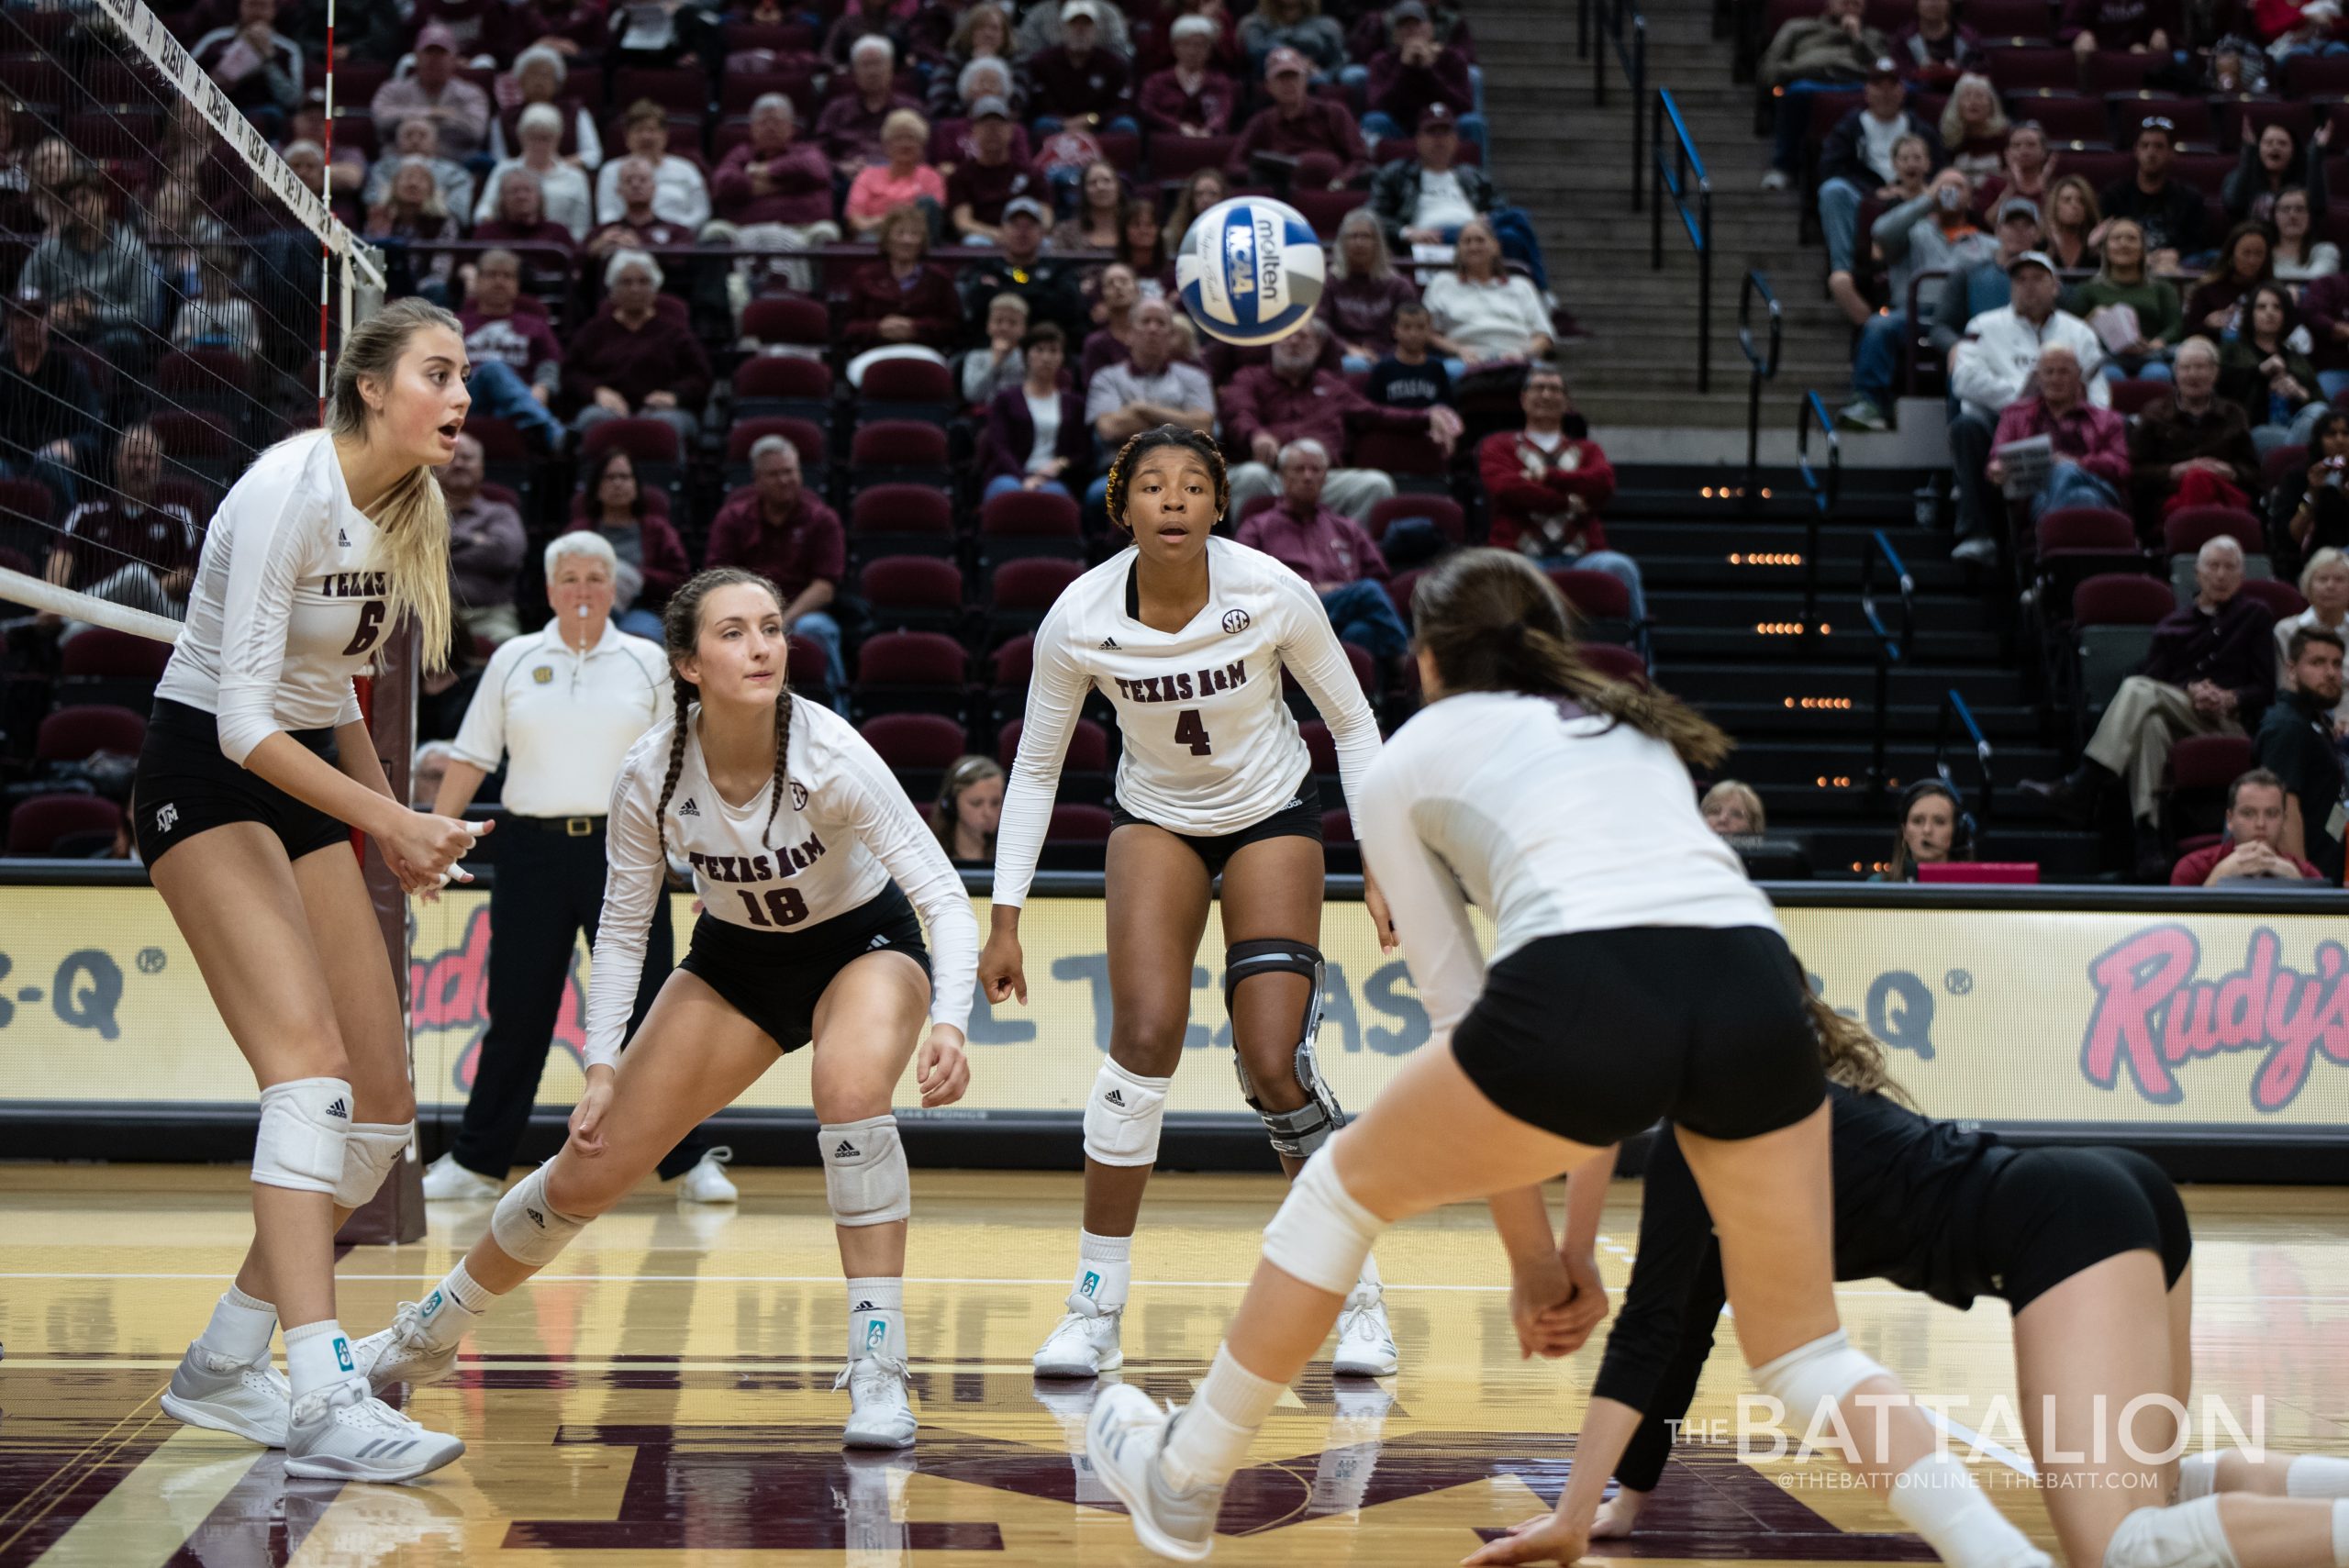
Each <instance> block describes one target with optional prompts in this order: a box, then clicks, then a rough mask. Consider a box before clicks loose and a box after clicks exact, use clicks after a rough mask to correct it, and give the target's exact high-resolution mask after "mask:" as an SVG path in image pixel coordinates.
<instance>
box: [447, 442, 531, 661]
mask: <svg viewBox="0 0 2349 1568" xmlns="http://www.w3.org/2000/svg"><path fill="white" fill-rule="evenodd" d="M483 473H484V465H483V462H482V450H481V442H480V441H479V440H478V439H475V438H473V437H472V436H466V435H460V436H459V437H458V438H457V455H456V456H454V457H452V458H451V459H450V460H449V462H448V464H447V466H445V467H443V468H442V469H441V470H440V494H441V495H442V497H443V498H445V499H446V500H447V501H448V503H449V607H450V609H451V611H452V612H453V613H454V614H455V616H456V617H457V624H459V625H460V626H462V627H463V628H465V632H466V635H467V636H470V637H477V638H486V639H489V641H490V642H491V643H492V644H496V643H500V642H503V641H505V640H506V639H507V638H509V637H513V636H515V635H517V634H518V633H519V632H520V631H521V629H522V622H521V618H520V615H519V613H518V611H517V610H516V609H515V607H514V588H515V573H516V572H518V570H520V568H521V565H522V555H523V551H524V550H527V549H528V548H529V540H528V539H526V538H525V537H524V535H523V532H522V517H521V514H520V513H518V512H517V511H515V510H514V508H513V507H512V506H508V505H507V503H505V502H503V501H493V500H491V499H490V498H489V497H488V496H486V495H483V494H482V491H481V486H482V478H483ZM460 640H461V641H462V639H460Z"/></svg>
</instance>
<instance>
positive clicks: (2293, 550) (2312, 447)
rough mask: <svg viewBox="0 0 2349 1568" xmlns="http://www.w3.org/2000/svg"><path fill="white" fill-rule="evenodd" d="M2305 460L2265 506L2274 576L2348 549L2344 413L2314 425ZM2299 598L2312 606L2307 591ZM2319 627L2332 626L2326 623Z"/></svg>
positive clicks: (2348, 449) (2348, 421)
mask: <svg viewBox="0 0 2349 1568" xmlns="http://www.w3.org/2000/svg"><path fill="white" fill-rule="evenodd" d="M2228 406H2230V407H2232V406H2233V405H2232V404H2230V405H2228ZM2308 457H2309V466H2308V473H2307V474H2306V475H2305V476H2304V477H2294V478H2289V479H2287V480H2286V481H2285V482H2284V483H2283V484H2279V485H2277V487H2276V494H2275V495H2273V496H2271V497H2270V498H2269V500H2268V503H2267V552H2268V555H2269V557H2270V558H2271V560H2272V561H2273V562H2274V564H2275V566H2276V569H2277V573H2278V574H2279V575H2283V576H2287V577H2288V576H2290V575H2291V573H2292V569H2293V566H2294V565H2295V564H2296V563H2297V562H2303V561H2305V562H2308V563H2309V565H2310V567H2313V566H2314V565H2315V563H2316V562H2318V561H2320V560H2321V559H2323V558H2324V556H2325V555H2326V554H2327V553H2328V552H2331V553H2333V554H2338V553H2339V552H2340V551H2342V550H2343V549H2349V490H2344V488H2343V485H2344V484H2349V414H2343V413H2341V412H2339V411H2335V412H2333V413H2331V414H2327V415H2325V416H2323V417H2321V418H2319V419H2318V420H2317V422H2316V428H2315V429H2314V430H2313V431H2311V432H2310V435H2309V450H2308ZM2302 575H2306V569H2303V571H2302ZM2300 595H2301V597H2303V598H2308V599H2310V603H2311V604H2313V603H2314V602H2315V601H2314V599H2313V598H2311V597H2310V595H2309V592H2308V590H2307V589H2306V588H2303V589H2301V590H2300ZM2321 624H2323V625H2326V626H2330V625H2332V621H2331V620H2330V619H2329V618H2328V619H2326V620H2324V621H2323V622H2322V623H2321Z"/></svg>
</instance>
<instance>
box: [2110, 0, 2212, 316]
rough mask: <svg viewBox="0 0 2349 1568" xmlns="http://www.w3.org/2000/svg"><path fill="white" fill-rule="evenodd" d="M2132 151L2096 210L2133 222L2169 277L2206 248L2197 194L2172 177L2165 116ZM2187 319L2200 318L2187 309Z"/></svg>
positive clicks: (2141, 132)
mask: <svg viewBox="0 0 2349 1568" xmlns="http://www.w3.org/2000/svg"><path fill="white" fill-rule="evenodd" d="M2113 3H2116V4H2117V3H2120V0H2113ZM2127 3H2129V4H2140V3H2141V0H2127ZM2132 146H2133V149H2134V151H2135V154H2136V160H2137V168H2136V172H2133V173H2132V174H2130V175H2129V176H2127V177H2126V178H2124V179H2120V180H2116V181H2114V182H2113V183H2111V184H2110V185H2107V186H2106V187H2105V188H2104V191H2103V193H2102V194H2101V195H2099V197H2098V198H2097V206H2099V208H2100V209H2101V210H2102V211H2103V213H2104V216H2105V217H2133V218H2135V219H2136V220H2137V221H2138V222H2139V223H2140V224H2142V225H2143V226H2144V230H2145V243H2146V244H2147V245H2148V246H2150V247H2151V248H2152V250H2153V252H2154V271H2155V272H2176V271H2177V268H2178V263H2179V261H2182V260H2183V259H2184V258H2186V257H2188V256H2194V255H2199V253H2200V252H2201V251H2203V250H2207V249H2208V248H2209V246H2210V241H2209V240H2208V239H2206V238H2205V237H2204V236H2205V231H2204V227H2203V215H2202V193H2201V192H2199V191H2198V190H2195V189H2194V188H2193V187H2192V186H2190V185H2188V184H2187V183H2185V182H2184V181H2183V180H2178V179H2175V178H2173V177H2172V175H2171V172H2170V164H2171V162H2172V161H2174V160H2175V159H2176V156H2177V127H2176V125H2175V124H2174V123H2172V122H2171V120H2170V119H2169V118H2168V117H2166V116H2163V115H2149V116H2147V117H2145V119H2144V121H2143V123H2142V124H2141V125H2139V126H2138V128H2137V139H2136V140H2135V142H2134V143H2133V144H2132ZM2187 319H2188V320H2189V321H2194V320H2198V319H2199V317H2196V316H2195V315H2194V314H2193V312H2192V311H2190V310H2189V311H2188V313H2187Z"/></svg>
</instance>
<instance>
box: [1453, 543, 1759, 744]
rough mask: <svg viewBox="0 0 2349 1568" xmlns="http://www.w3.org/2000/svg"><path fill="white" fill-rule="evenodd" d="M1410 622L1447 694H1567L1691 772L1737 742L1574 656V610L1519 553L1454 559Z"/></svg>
mask: <svg viewBox="0 0 2349 1568" xmlns="http://www.w3.org/2000/svg"><path fill="white" fill-rule="evenodd" d="M1411 622H1412V625H1413V626H1414V627H1415V628H1417V641H1418V645H1419V647H1421V648H1424V649H1426V650H1427V651H1428V652H1429V653H1430V654H1431V655H1432V656H1433V657H1434V659H1435V667H1436V670H1437V673H1440V674H1441V675H1442V677H1443V684H1444V689H1445V690H1447V691H1454V692H1525V693H1529V694H1534V695H1549V696H1565V697H1572V698H1573V699H1574V700H1575V702H1576V703H1578V704H1580V705H1581V706H1582V707H1583V708H1584V709H1585V710H1586V711H1587V712H1590V713H1595V714H1602V715H1604V716H1605V717H1608V718H1609V719H1612V720H1613V721H1614V722H1616V723H1618V724H1627V725H1629V726H1631V728H1633V729H1636V730H1638V731H1639V732H1640V733H1641V734H1642V735H1652V736H1653V737H1654V738H1655V739H1657V740H1661V741H1663V742H1664V743H1665V744H1666V745H1668V746H1670V747H1671V748H1672V749H1673V750H1674V751H1676V752H1678V753H1679V754H1680V760H1681V761H1682V762H1686V763H1687V764H1688V765H1689V766H1690V767H1692V768H1699V769H1707V770H1709V769H1712V768H1716V767H1719V766H1720V762H1721V760H1722V759H1723V758H1725V757H1727V756H1728V755H1729V753H1730V750H1731V747H1732V746H1733V745H1734V744H1735V742H1733V741H1732V740H1730V738H1729V737H1728V736H1727V735H1725V734H1723V733H1722V732H1721V730H1720V728H1718V727H1717V726H1716V725H1714V724H1713V722H1712V721H1711V720H1710V719H1708V718H1706V717H1704V716H1703V715H1701V714H1699V713H1698V712H1697V710H1696V709H1694V708H1692V707H1690V706H1687V704H1686V703H1683V702H1681V701H1680V700H1679V699H1678V698H1677V697H1675V696H1672V695H1669V694H1667V693H1664V692H1660V691H1657V690H1655V689H1653V687H1649V686H1641V685H1633V684H1630V683H1628V682H1622V681H1612V680H1609V679H1608V678H1607V677H1606V676H1604V675H1602V674H1600V673H1598V671H1596V670H1593V669H1592V668H1591V667H1590V666H1589V665H1587V664H1586V663H1584V662H1583V661H1582V656H1581V655H1580V654H1579V653H1577V652H1576V651H1575V630H1574V612H1573V611H1572V610H1570V609H1568V608H1567V606H1566V601H1565V599H1564V596H1563V595H1560V594H1559V592H1558V589H1557V586H1556V584H1553V583H1552V582H1551V581H1550V579H1549V578H1547V577H1545V576H1543V575H1542V572H1541V570H1540V569H1539V568H1538V567H1536V566H1535V565H1534V564H1533V563H1532V562H1530V561H1528V560H1526V559H1525V557H1523V556H1521V555H1517V554H1514V553H1512V552H1510V551H1508V550H1461V551H1459V552H1457V553H1455V554H1454V555H1453V556H1451V557H1450V558H1449V559H1447V560H1446V561H1444V562H1443V563H1442V564H1441V565H1439V566H1437V567H1435V568H1434V569H1433V570H1432V571H1431V572H1429V573H1428V574H1427V575H1426V576H1424V577H1422V578H1420V579H1419V587H1418V589H1417V590H1416V591H1414V592H1413V594H1412V595H1411Z"/></svg>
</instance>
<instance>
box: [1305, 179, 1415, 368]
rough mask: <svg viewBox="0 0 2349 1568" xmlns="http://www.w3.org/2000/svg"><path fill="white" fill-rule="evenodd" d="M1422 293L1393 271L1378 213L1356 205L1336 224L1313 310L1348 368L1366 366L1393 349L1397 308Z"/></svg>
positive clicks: (1411, 301)
mask: <svg viewBox="0 0 2349 1568" xmlns="http://www.w3.org/2000/svg"><path fill="white" fill-rule="evenodd" d="M1418 303H1419V290H1418V289H1417V288H1416V287H1414V286H1413V285H1412V283H1411V280H1410V279H1408V278H1407V277H1405V276H1403V275H1402V274H1401V273H1400V272H1397V271H1396V270H1395V264H1394V262H1393V261H1390V260H1388V258H1387V255H1386V235H1385V233H1383V232H1382V231H1381V229H1380V227H1379V222H1378V215H1377V214H1375V213H1374V212H1372V211H1371V210H1370V208H1368V207H1356V208H1354V210H1353V211H1352V212H1350V213H1348V214H1346V216H1345V217H1344V218H1343V219H1342V220H1341V222H1340V223H1339V225H1338V243H1337V245H1336V247H1335V254H1334V255H1332V256H1331V258H1330V276H1329V279H1328V281H1327V282H1325V283H1324V284H1322V287H1321V303H1320V305H1319V306H1317V307H1316V308H1315V314H1316V315H1317V316H1318V317H1319V319H1320V321H1321V323H1322V325H1323V326H1325V327H1327V328H1329V329H1330V335H1331V336H1333V337H1335V338H1336V339H1338V347H1339V348H1340V350H1342V351H1343V352H1344V354H1345V356H1346V369H1347V370H1349V371H1359V370H1368V369H1369V368H1370V367H1371V366H1372V365H1374V364H1375V363H1376V362H1377V361H1379V360H1381V359H1383V358H1384V357H1385V356H1386V354H1387V353H1389V352H1390V351H1392V350H1393V349H1394V347H1395V312H1396V310H1397V307H1399V306H1406V305H1416V304H1418Z"/></svg>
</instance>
